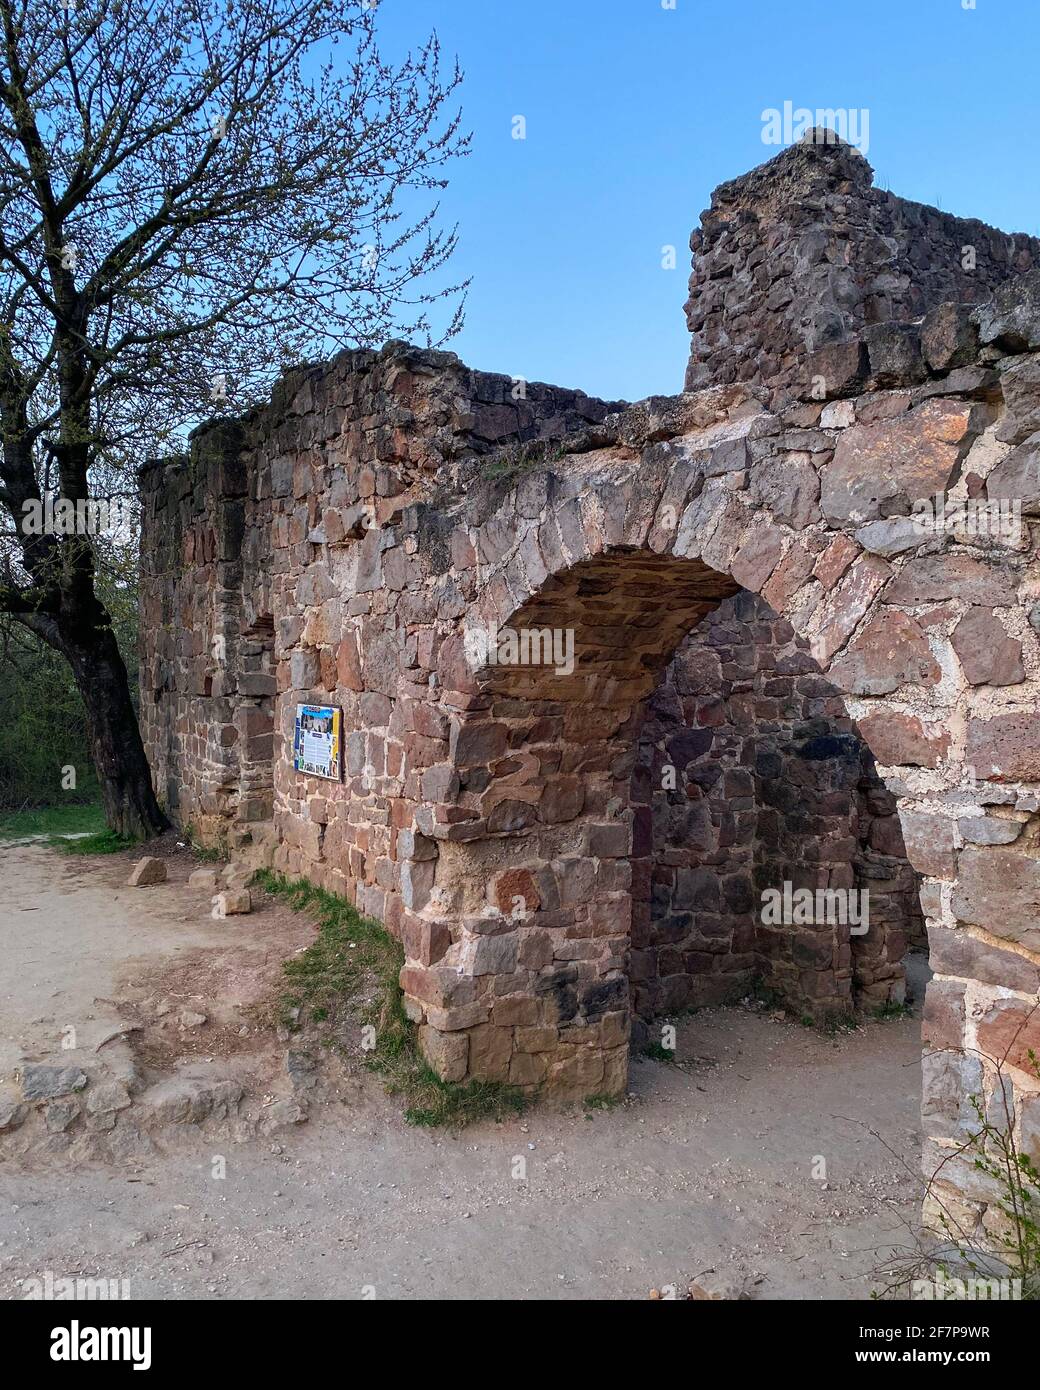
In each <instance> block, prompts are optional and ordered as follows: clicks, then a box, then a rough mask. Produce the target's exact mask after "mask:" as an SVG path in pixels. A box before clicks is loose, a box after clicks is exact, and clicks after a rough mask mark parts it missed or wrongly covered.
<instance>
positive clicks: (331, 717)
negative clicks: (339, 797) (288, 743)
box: [293, 705, 343, 782]
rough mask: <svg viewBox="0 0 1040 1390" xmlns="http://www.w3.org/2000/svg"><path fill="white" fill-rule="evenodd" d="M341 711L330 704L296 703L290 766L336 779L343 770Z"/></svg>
mask: <svg viewBox="0 0 1040 1390" xmlns="http://www.w3.org/2000/svg"><path fill="white" fill-rule="evenodd" d="M342 748H343V711H342V710H338V709H333V708H332V706H331V705H297V706H296V732H295V734H294V735H293V767H294V768H295V769H296V771H297V772H306V773H308V774H309V775H310V776H312V777H326V778H328V779H329V781H330V782H338V781H339V780H340V777H341V776H342V773H343V762H342Z"/></svg>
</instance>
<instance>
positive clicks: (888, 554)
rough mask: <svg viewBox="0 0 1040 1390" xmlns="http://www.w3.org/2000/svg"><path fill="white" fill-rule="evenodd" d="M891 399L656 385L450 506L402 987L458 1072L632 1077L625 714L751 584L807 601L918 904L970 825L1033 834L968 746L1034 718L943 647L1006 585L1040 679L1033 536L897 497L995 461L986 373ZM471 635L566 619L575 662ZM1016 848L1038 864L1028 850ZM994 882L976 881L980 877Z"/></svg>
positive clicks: (995, 754) (794, 618) (815, 639)
mask: <svg viewBox="0 0 1040 1390" xmlns="http://www.w3.org/2000/svg"><path fill="white" fill-rule="evenodd" d="M878 404H879V402H878V399H877V398H870V397H868V398H866V399H865V400H864V401H863V402H862V403H856V402H853V401H842V402H840V403H838V405H836V406H834V407H827V408H826V410H825V411H824V412H823V415H822V418H821V419H820V420H819V427H817V428H807V427H800V426H797V425H796V426H790V425H787V426H785V424H784V422H783V421H782V420H781V419H779V418H778V417H777V416H776V415H774V414H773V413H771V412H770V411H769V410H768V409H767V408H766V407H765V406H764V404H763V402H762V401H761V400H760V399H759V398H758V396H757V395H756V394H755V392H753V391H749V390H746V389H744V388H739V387H733V388H717V389H714V390H709V391H704V392H700V393H697V395H695V396H690V397H685V398H679V399H678V400H674V401H667V402H656V401H651V402H648V403H645V404H644V405H642V406H640V407H636V408H634V409H633V410H632V411H630V412H627V413H626V414H625V415H624V416H622V417H620V418H619V420H618V422H617V424H616V426H615V427H614V428H613V429H612V430H611V431H610V433H609V435H608V436H607V437H606V438H604V431H603V430H601V431H599V437H596V433H595V432H592V433H591V437H590V438H589V439H588V440H587V441H583V444H584V447H581V445H579V447H578V448H577V449H576V450H575V451H574V452H572V453H570V454H568V455H567V456H566V458H565V459H563V460H554V461H553V463H552V464H551V465H550V466H548V467H545V466H537V465H535V466H530V465H529V466H528V467H527V468H525V469H524V470H523V471H522V472H521V473H520V475H519V476H518V477H516V478H514V479H510V480H509V481H510V483H511V484H512V485H511V486H508V487H506V488H503V486H502V484H501V482H499V483H492V484H483V483H482V482H481V480H480V479H475V480H473V483H472V486H471V488H470V490H469V492H468V495H467V498H466V501H465V502H464V503H463V504H462V505H461V506H460V507H459V508H458V509H457V511H456V513H455V514H454V515H453V517H452V518H451V520H452V523H453V527H454V529H453V531H452V546H453V556H454V566H455V569H456V570H468V571H469V572H470V573H471V574H472V579H473V582H472V584H471V586H470V587H471V591H472V593H473V599H472V601H471V602H470V603H469V604H468V605H467V608H466V611H465V612H464V613H463V614H461V615H460V618H459V620H458V621H457V622H456V623H454V624H453V626H452V630H451V632H450V633H449V634H448V635H447V636H446V637H445V640H444V641H443V642H442V644H441V647H440V652H439V659H438V676H439V687H438V703H439V708H440V711H441V714H442V716H443V718H444V721H445V728H446V729H447V730H448V734H449V737H448V758H447V760H446V762H445V763H442V764H440V765H439V766H437V767H434V768H431V769H430V770H429V771H428V772H427V774H425V776H424V778H423V783H422V792H423V795H424V804H422V805H420V807H419V808H418V810H417V813H416V817H415V827H416V829H415V833H414V838H413V840H411V841H409V840H408V839H407V837H406V839H405V844H404V849H405V852H406V855H407V856H408V857H409V859H410V861H411V862H409V863H406V864H405V865H404V866H403V870H402V882H403V883H404V884H405V885H406V888H405V906H406V909H407V911H406V913H405V918H404V922H403V928H404V931H403V934H404V940H405V943H406V950H407V953H408V962H407V964H406V966H405V969H404V971H403V972H402V977H401V983H402V987H403V989H404V991H405V994H406V997H407V1003H408V1008H409V1012H410V1013H411V1015H412V1017H413V1018H415V1019H416V1020H417V1021H418V1022H419V1023H420V1025H421V1037H422V1040H423V1047H424V1049H425V1051H426V1054H427V1056H428V1057H429V1058H430V1060H431V1062H432V1063H433V1064H434V1065H435V1067H437V1069H438V1070H439V1071H440V1072H441V1074H442V1075H445V1076H450V1077H452V1078H454V1079H462V1078H464V1077H468V1076H473V1077H487V1078H493V1079H511V1080H513V1081H515V1082H517V1083H518V1084H521V1085H528V1086H535V1085H545V1086H547V1087H548V1088H549V1089H551V1090H556V1091H558V1092H560V1093H562V1094H572V1095H576V1094H589V1093H590V1092H596V1091H600V1090H606V1091H617V1090H620V1089H621V1088H622V1087H623V1085H624V1081H625V1067H626V1056H627V1047H626V1044H627V1035H628V1017H627V1007H626V1001H627V977H626V973H625V972H626V965H625V955H626V946H627V933H628V928H629V923H630V913H631V897H630V882H629V879H628V876H629V875H630V856H631V855H632V852H633V843H632V827H631V815H630V814H629V807H628V805H627V799H626V796H625V794H624V787H625V785H626V778H627V776H628V775H629V774H630V772H631V751H632V746H633V741H632V737H631V735H632V728H631V722H632V720H633V719H634V718H635V717H636V715H637V711H638V707H639V704H640V702H641V701H642V699H643V698H644V697H645V696H646V694H647V693H648V691H649V690H650V688H652V686H653V684H654V681H655V680H656V678H657V675H658V674H659V672H660V670H661V668H662V667H663V665H664V664H665V662H666V661H667V660H668V658H669V657H670V655H671V653H672V651H673V650H674V648H675V646H676V645H677V643H678V641H679V640H680V639H681V637H682V635H683V634H684V633H685V632H686V631H687V630H688V629H689V628H690V627H691V626H692V625H693V624H694V623H695V622H696V621H698V619H699V618H700V617H702V616H703V614H704V613H705V612H706V611H707V609H708V608H710V607H711V606H713V605H714V604H715V603H717V602H719V601H720V599H722V598H723V597H725V596H726V595H727V594H730V593H732V592H733V591H734V588H735V587H737V586H740V587H743V588H745V589H747V590H749V591H751V592H753V593H759V594H761V595H762V596H763V598H764V599H765V600H766V601H767V602H768V603H769V604H770V605H771V607H772V608H773V609H775V611H776V612H778V613H781V614H783V615H784V616H785V617H787V618H788V619H789V620H790V622H791V624H792V626H793V627H794V628H795V630H796V631H798V632H800V633H801V634H803V635H804V636H805V637H806V638H807V639H808V641H809V644H810V648H811V650H812V653H813V656H814V658H815V660H816V661H817V663H818V665H819V667H820V669H821V670H822V671H825V672H826V673H827V676H828V679H829V680H830V681H831V682H832V683H833V684H834V685H835V686H836V687H837V688H838V689H840V690H841V691H842V692H843V694H844V695H845V698H846V704H847V708H848V710H849V714H850V716H851V717H852V718H853V719H855V720H856V721H857V723H858V727H859V729H860V730H861V732H862V734H863V737H864V739H865V740H866V741H867V743H868V744H869V746H870V747H871V749H872V751H873V752H874V754H875V757H876V758H877V761H878V763H879V765H881V767H882V768H883V769H884V771H885V776H886V780H887V781H888V783H889V785H890V787H891V788H892V791H893V792H894V794H895V795H896V796H897V797H898V799H899V805H900V814H901V819H902V821H903V825H904V828H905V830H906V832H907V839H908V848H909V851H910V855H911V860H912V862H913V863H914V865H915V867H916V868H918V870H919V871H920V872H921V873H922V874H924V875H926V876H927V877H928V879H929V880H930V881H926V883H925V885H924V887H923V889H922V899H923V901H924V902H925V906H926V910H927V909H928V908H929V906H930V905H933V904H934V902H935V901H936V900H937V899H938V900H942V898H943V895H944V894H947V893H948V890H947V889H944V887H943V880H944V876H945V875H947V874H949V875H950V877H952V871H951V866H952V863H953V850H954V849H955V848H957V847H959V844H958V842H959V841H960V840H961V836H962V835H963V834H965V833H966V834H969V835H974V836H975V837H976V841H975V844H977V848H972V849H971V850H970V851H969V852H968V858H969V862H971V863H974V859H975V857H976V856H978V857H979V858H980V859H981V860H985V861H986V862H987V863H988V862H989V861H988V858H987V856H988V855H989V854H990V853H992V846H993V842H994V841H999V840H1000V838H1001V837H1002V836H1004V835H1011V834H1012V830H1013V831H1014V834H1015V836H1016V837H1017V835H1018V833H1019V832H1021V831H1022V830H1023V827H1024V826H1025V824H1026V820H1027V818H1028V817H1029V814H1030V811H1029V804H1028V803H1027V802H1023V801H1021V800H1019V801H1016V799H1015V796H1014V794H1011V795H1010V796H1005V797H1002V798H1000V799H1001V800H1004V801H1006V802H1008V803H1010V804H1013V805H1016V806H1017V807H1019V808H1020V809H1018V810H1017V811H1016V812H1015V813H1014V817H1013V820H1012V824H1011V825H1008V824H1000V823H998V822H999V821H1004V822H1007V821H1008V820H1009V819H1012V818H1011V817H1009V816H1000V817H990V816H988V815H987V814H986V812H985V810H984V809H981V810H980V808H979V807H978V806H976V808H975V809H976V810H980V814H979V815H977V816H965V815H964V814H963V811H962V809H961V808H962V807H964V806H967V805H968V804H969V803H968V801H966V800H965V797H970V787H965V786H964V785H963V784H964V783H965V781H966V776H965V774H964V773H963V767H964V765H965V763H967V762H970V761H971V759H972V758H973V757H976V758H977V756H978V754H979V753H980V752H984V751H985V750H986V749H987V748H988V749H990V754H989V757H990V765H988V766H987V768H986V770H985V771H984V772H981V773H980V770H979V769H978V767H976V769H975V774H974V775H975V777H976V780H977V779H978V777H979V776H980V775H981V776H982V777H986V778H990V779H994V780H997V779H999V780H1001V781H1002V782H1007V781H1008V780H1010V778H1012V777H1014V776H1015V775H1016V774H1015V772H1014V771H1013V770H1012V771H1011V772H1010V773H1009V772H1008V770H1007V769H1006V768H1002V767H1001V766H1000V765H999V762H998V759H999V757H1001V756H1002V755H1003V750H1004V749H1005V748H1007V747H1008V730H1010V729H1011V728H1012V727H1014V728H1018V727H1019V725H1018V722H1017V721H1018V716H1016V715H1015V714H1013V713H1011V714H1004V715H997V716H995V717H994V718H983V717H981V716H983V715H986V714H989V713H990V710H989V709H987V708H986V707H985V705H982V706H981V708H980V702H979V701H978V700H977V697H976V696H975V686H974V685H973V684H972V682H971V680H970V679H967V678H966V677H965V675H964V674H963V672H962V671H961V670H960V669H959V668H955V664H954V663H951V661H950V660H949V659H948V658H949V654H950V653H951V652H953V651H956V647H957V643H956V640H955V627H956V625H957V624H958V623H959V622H960V621H963V619H964V617H969V618H970V613H965V612H964V611H963V609H964V607H965V606H967V608H968V609H974V608H976V607H981V606H986V609H987V612H988V614H989V615H990V618H991V620H992V622H993V624H995V625H996V627H997V628H999V631H1000V633H1001V634H1002V635H1003V637H1002V641H1003V644H1005V645H1006V644H1007V643H1012V644H1017V647H1018V648H1019V650H1020V652H1021V651H1022V650H1023V649H1025V647H1026V646H1027V645H1028V649H1029V659H1028V666H1029V669H1030V673H1031V675H1030V684H1033V683H1034V682H1035V680H1036V675H1035V673H1036V669H1037V665H1036V651H1035V638H1034V637H1033V635H1032V632H1031V629H1027V628H1026V627H1025V626H1024V621H1023V620H1022V619H1021V618H1017V619H1016V618H1015V616H1014V615H1015V613H1016V612H1017V611H1019V599H1018V595H1017V591H1018V588H1019V585H1020V584H1022V583H1023V581H1026V582H1027V584H1028V582H1030V581H1029V576H1028V573H1027V565H1028V561H1029V557H1028V556H1027V555H1024V554H1023V553H1021V551H1016V550H1014V549H1013V548H1009V547H1003V548H1001V549H999V550H998V551H996V552H991V553H989V554H985V553H984V554H980V553H979V548H978V547H977V546H972V545H964V544H962V543H961V542H960V541H958V540H957V538H956V537H955V536H952V535H950V534H949V533H942V534H936V535H934V536H931V537H929V536H928V535H926V534H924V533H922V532H920V531H919V530H917V529H916V528H914V527H913V524H912V522H911V520H910V518H909V517H908V516H907V515H905V514H904V515H899V514H898V510H895V511H894V514H893V515H891V516H882V515H881V514H880V512H881V501H880V499H881V498H883V499H884V504H885V505H886V507H890V508H893V509H898V508H899V507H900V506H902V507H903V509H904V512H909V502H910V500H911V499H913V498H915V497H917V496H919V495H921V494H922V493H924V492H925V490H926V489H927V488H928V487H929V486H932V485H933V484H935V485H938V486H946V485H952V484H953V483H954V482H955V481H956V480H957V479H958V478H959V475H960V472H961V468H962V465H963V463H964V461H965V459H966V458H967V457H968V456H969V454H971V451H972V450H973V449H974V450H976V451H977V452H982V453H985V451H986V450H987V449H989V450H990V451H991V457H992V440H993V431H994V427H995V425H996V423H997V421H998V419H999V410H998V409H997V407H996V405H995V403H994V402H992V401H991V400H986V399H984V398H982V397H981V396H979V395H972V394H971V393H968V394H967V395H966V397H965V398H956V397H954V396H950V397H944V398H942V399H939V400H935V399H924V400H921V401H920V402H919V403H918V404H916V405H913V406H912V405H911V404H910V401H909V398H903V399H902V400H893V401H891V402H885V404H888V405H889V408H890V409H891V410H892V411H893V415H892V417H891V419H890V418H889V417H888V416H887V415H886V413H885V412H884V410H882V411H880V412H879V410H878ZM857 411H859V412H861V413H860V414H859V415H858V414H857ZM879 413H880V417H881V418H880V419H878V418H877V417H878V415H879ZM871 452H872V453H873V462H874V464H875V465H877V471H876V472H875V471H874V470H873V469H872V468H871V466H870V462H871V460H870V454H871ZM1005 452H1006V451H1005ZM853 464H854V465H855V466H854V467H853ZM879 482H880V484H881V486H880V487H879V486H878V483H879ZM901 497H902V498H903V499H904V502H903V503H901V502H900V498H901ZM853 504H855V505H853ZM423 540H424V537H423V527H422V521H421V520H420V523H419V527H418V543H419V546H420V547H421V546H422V544H423ZM882 552H885V553H882ZM944 604H945V605H946V607H945V610H944ZM922 609H925V610H927V611H925V612H922V611H921V610H922ZM1002 609H1006V610H1007V613H1006V614H1002V613H1001V611H1000V610H1002ZM1005 618H1006V619H1007V625H1005V621H1004V619H1005ZM474 631H476V632H477V633H478V634H485V639H484V640H485V641H486V640H488V639H487V634H496V635H497V636H496V638H495V640H497V639H498V637H500V636H501V634H502V633H503V632H506V633H508V632H512V633H514V634H516V637H517V641H518V644H520V645H521V646H522V634H527V635H528V640H529V643H531V642H534V641H535V637H534V634H546V633H547V634H552V633H553V632H554V631H560V632H563V633H566V632H568V631H570V632H572V633H573V643H574V645H573V657H574V665H573V669H570V670H565V669H563V668H564V667H566V666H567V665H568V662H567V657H566V644H565V643H564V644H563V645H562V646H561V647H560V648H559V653H558V654H561V655H562V656H563V657H564V660H563V661H562V662H561V661H556V665H555V666H553V665H552V664H550V663H548V662H543V663H541V664H540V665H539V666H537V667H536V666H532V665H530V664H527V663H525V661H524V660H523V659H522V658H521V659H520V660H519V661H518V662H516V664H506V665H501V664H492V665H490V666H487V665H486V664H485V666H484V668H483V669H481V662H480V661H474V660H472V656H473V652H472V647H473V642H472V640H471V639H469V646H470V648H471V650H470V652H469V657H470V658H471V659H469V660H467V641H468V638H467V633H470V634H472V633H473V632H474ZM1012 634H1015V635H1012ZM538 640H541V638H539V639H538ZM477 645H478V647H479V640H478V643H477ZM997 645H998V646H1001V641H1000V640H998V643H997ZM1004 656H1005V657H1006V656H1007V653H1006V652H1005V653H1004ZM937 658H938V659H937ZM556 667H559V668H560V669H559V670H557V669H556ZM1025 680H1026V675H1025V670H1024V669H1023V672H1022V682H1025ZM1015 693H1016V695H1019V696H1021V695H1024V694H1025V693H1026V692H1025V691H1024V690H1023V691H1018V692H1015ZM1016 703H1017V701H1016ZM1008 721H1010V723H1009V722H1008ZM1027 761H1028V759H1027ZM1026 771H1028V769H1027V770H1026ZM1034 775H1035V774H1034ZM964 821H977V822H978V824H977V825H975V826H963V825H962V822H964ZM1029 833H1033V832H1032V831H1030V832H1029ZM985 841H988V843H985V844H984V843H983V842H985ZM400 848H401V846H400V844H399V849H400ZM1017 857H1018V858H1020V860H1021V862H1020V863H1019V864H1018V866H1017V867H1018V872H1019V873H1024V874H1025V875H1026V876H1027V877H1028V875H1029V874H1030V873H1032V872H1033V871H1034V866H1035V861H1034V860H1032V859H1028V858H1026V857H1025V856H1017ZM995 867H996V866H995V865H994V869H995ZM947 881H948V880H947ZM987 881H988V880H987V879H986V876H985V871H983V875H982V882H981V883H979V884H978V886H976V887H975V888H974V889H972V888H970V887H967V888H965V887H963V886H962V888H961V889H960V890H959V891H960V893H961V894H962V896H963V894H964V893H965V891H967V892H972V891H974V892H976V893H983V894H984V893H985V891H986V890H985V883H986V882H987ZM947 900H948V899H947ZM987 910H988V909H986V908H985V904H984V902H983V901H979V902H978V904H977V905H976V907H975V908H974V911H975V912H976V915H983V913H984V911H987ZM514 911H515V912H517V914H518V915H517V916H516V917H515V918H514V916H513V913H514ZM929 915H930V916H934V912H932V911H929ZM981 929H982V930H991V928H988V927H986V926H985V925H984V924H983V925H982V928H981ZM945 988H946V986H945V982H944V981H942V980H940V981H939V982H938V984H937V985H936V986H933V988H932V996H931V997H932V1001H933V1006H934V1001H935V1000H936V999H941V998H942V996H943V994H944V991H945Z"/></svg>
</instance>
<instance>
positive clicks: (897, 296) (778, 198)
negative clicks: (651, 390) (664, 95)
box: [685, 132, 1040, 391]
mask: <svg viewBox="0 0 1040 1390" xmlns="http://www.w3.org/2000/svg"><path fill="white" fill-rule="evenodd" d="M826 134H827V136H828V137H829V140H830V143H823V144H815V143H812V142H813V141H814V140H815V139H816V138H817V137H818V132H808V133H807V135H806V142H807V143H804V144H798V145H793V146H791V147H790V148H788V149H786V150H784V151H783V152H782V153H781V154H779V155H777V156H776V158H774V159H772V160H770V161H769V162H768V163H766V164H763V165H760V166H759V167H758V168H757V169H753V170H752V171H751V172H750V173H748V174H744V175H742V176H741V177H740V178H737V179H733V180H731V181H730V182H729V183H724V184H721V185H720V186H719V187H718V188H717V189H716V190H715V192H714V193H713V194H712V199H711V207H710V208H709V209H708V210H707V211H706V212H704V213H702V215H701V226H700V228H699V230H697V231H695V232H694V233H693V236H692V237H691V239H690V248H691V250H692V251H693V274H692V276H691V278H690V297H689V299H688V301H687V303H686V306H685V307H686V320H687V324H688V325H689V329H690V333H691V334H692V343H691V352H690V361H689V366H688V368H687V372H686V390H688V391H692V390H696V389H697V388H698V387H701V386H707V385H709V384H711V383H715V382H728V381H747V382H751V381H757V382H766V383H768V384H770V385H771V386H772V387H774V388H776V389H778V390H781V391H789V390H790V389H791V388H792V387H794V386H795V385H796V384H797V383H798V382H799V381H800V380H801V379H802V369H803V368H804V366H805V363H806V360H807V358H808V356H809V354H811V353H813V352H815V351H816V350H817V349H818V348H821V347H823V346H824V345H826V344H827V343H831V342H835V341H838V340H840V339H843V338H847V337H849V336H850V335H852V334H855V333H857V332H858V331H859V330H860V329H862V328H864V327H865V326H867V325H872V324H880V323H885V322H890V321H893V320H900V321H910V320H915V319H920V318H921V317H922V316H923V315H924V314H925V312H926V311H927V310H929V309H934V308H935V307H936V306H937V305H938V304H941V303H944V302H946V301H949V300H955V301H960V302H962V303H968V304H973V303H977V302H979V301H981V300H984V299H986V298H987V297H988V296H989V294H991V293H992V291H993V290H994V289H996V287H997V286H998V285H1000V284H1001V283H1003V282H1004V281H1005V280H1007V279H1008V277H1009V276H1013V275H1016V274H1021V273H1023V272H1024V271H1027V270H1030V269H1032V267H1033V266H1035V265H1040V241H1038V240H1037V239H1036V238H1035V237H1029V236H1025V235H1024V234H1021V233H1019V234H1017V235H1013V236H1012V235H1008V234H1007V233H1005V232H1001V231H998V230H997V229H996V228H994V227H988V226H987V225H986V224H985V223H984V222H979V221H978V220H977V219H975V218H962V217H952V216H950V215H949V214H948V213H944V212H940V211H939V210H938V208H933V207H928V206H926V205H925V204H923V203H914V202H909V201H907V200H906V199H905V198H897V197H896V196H895V194H893V193H888V192H884V191H882V190H880V189H876V188H873V187H872V184H873V178H874V174H873V170H872V169H871V167H870V165H869V164H868V163H867V161H866V160H865V159H864V158H863V156H862V155H861V154H860V153H859V152H858V150H856V149H854V148H853V147H852V146H851V145H846V144H844V143H840V142H837V143H835V142H834V137H833V132H827V133H826Z"/></svg>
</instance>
